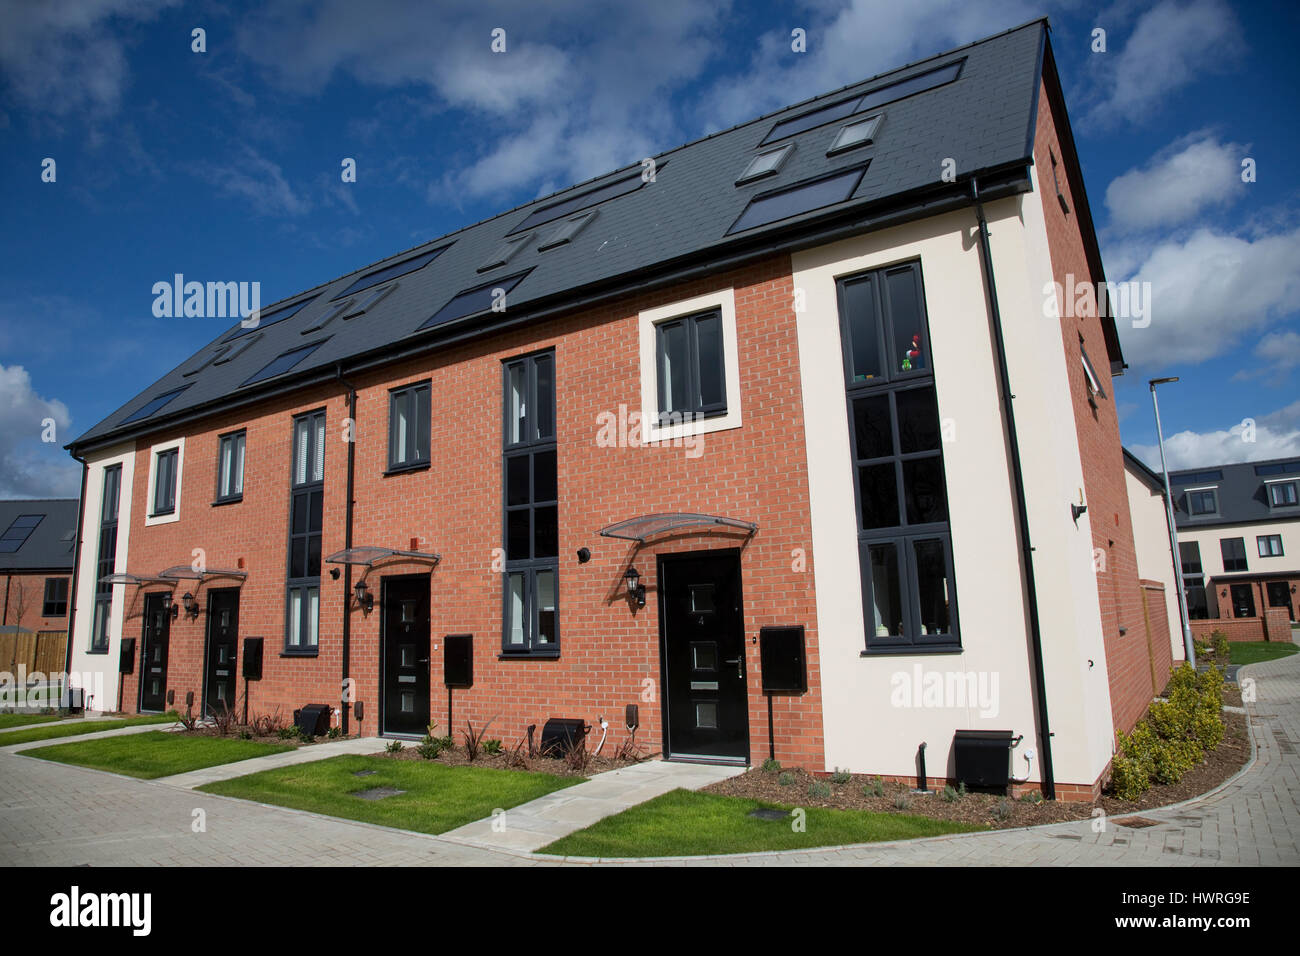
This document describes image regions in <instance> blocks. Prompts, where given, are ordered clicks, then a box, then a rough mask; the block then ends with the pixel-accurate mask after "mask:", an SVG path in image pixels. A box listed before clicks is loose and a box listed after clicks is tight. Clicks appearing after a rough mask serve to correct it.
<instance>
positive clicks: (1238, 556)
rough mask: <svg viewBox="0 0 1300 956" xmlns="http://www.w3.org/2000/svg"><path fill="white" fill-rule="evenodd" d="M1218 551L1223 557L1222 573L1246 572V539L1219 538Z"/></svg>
mask: <svg viewBox="0 0 1300 956" xmlns="http://www.w3.org/2000/svg"><path fill="white" fill-rule="evenodd" d="M1219 551H1220V553H1221V554H1222V555H1223V570H1224V571H1248V570H1250V569H1249V568H1247V567H1246V539H1245V538H1221V539H1219Z"/></svg>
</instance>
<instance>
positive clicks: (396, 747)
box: [384, 740, 405, 754]
mask: <svg viewBox="0 0 1300 956" xmlns="http://www.w3.org/2000/svg"><path fill="white" fill-rule="evenodd" d="M384 749H385V750H387V751H388V752H389V753H390V754H400V753H401V752H402V751H403V750H404V749H405V748H404V747H403V746H402V742H401V741H400V740H390V741H389V742H388V746H387V747H385V748H384Z"/></svg>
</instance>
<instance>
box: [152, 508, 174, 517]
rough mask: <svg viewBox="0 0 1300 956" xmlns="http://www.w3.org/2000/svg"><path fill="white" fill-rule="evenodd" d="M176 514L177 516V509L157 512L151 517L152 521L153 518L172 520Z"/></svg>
mask: <svg viewBox="0 0 1300 956" xmlns="http://www.w3.org/2000/svg"><path fill="white" fill-rule="evenodd" d="M174 514H176V509H175V508H172V509H171V510H170V511H155V512H154V513H153V514H151V515H149V517H150V518H151V519H152V518H170V517H172V515H174Z"/></svg>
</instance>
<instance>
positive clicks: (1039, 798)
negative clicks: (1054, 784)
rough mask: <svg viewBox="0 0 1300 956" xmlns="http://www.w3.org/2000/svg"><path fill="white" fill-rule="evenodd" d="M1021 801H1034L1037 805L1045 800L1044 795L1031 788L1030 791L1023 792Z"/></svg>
mask: <svg viewBox="0 0 1300 956" xmlns="http://www.w3.org/2000/svg"><path fill="white" fill-rule="evenodd" d="M1020 802H1021V803H1032V804H1034V805H1035V806H1037V805H1038V804H1040V803H1042V802H1043V795H1042V794H1041V793H1039V792H1038V791H1037V790H1030V791H1029V792H1028V793H1024V794H1021V796H1020Z"/></svg>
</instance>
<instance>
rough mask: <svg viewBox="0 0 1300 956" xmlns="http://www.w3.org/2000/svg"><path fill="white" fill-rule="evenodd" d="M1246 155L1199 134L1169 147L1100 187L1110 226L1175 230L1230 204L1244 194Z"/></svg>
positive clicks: (1241, 148) (1233, 146)
mask: <svg viewBox="0 0 1300 956" xmlns="http://www.w3.org/2000/svg"><path fill="white" fill-rule="evenodd" d="M1249 149H1250V147H1249V146H1242V145H1241V144H1239V143H1221V142H1219V140H1218V139H1217V138H1216V137H1214V136H1212V135H1210V134H1209V133H1208V132H1205V131H1202V132H1199V133H1193V134H1191V135H1190V136H1186V137H1184V138H1183V139H1181V140H1180V141H1178V142H1176V143H1173V144H1171V145H1170V146H1168V147H1166V148H1165V149H1164V150H1162V151H1161V152H1160V153H1157V154H1156V155H1155V156H1154V157H1152V159H1151V161H1150V162H1148V163H1147V165H1146V166H1145V167H1143V168H1141V169H1138V168H1134V169H1130V170H1129V171H1128V172H1126V173H1124V174H1123V175H1122V176H1119V177H1117V178H1115V179H1114V180H1112V181H1111V184H1110V185H1109V186H1108V187H1106V208H1107V209H1108V210H1109V211H1110V221H1111V225H1112V226H1114V227H1115V228H1117V229H1120V230H1126V231H1127V230H1140V229H1153V228H1158V227H1162V226H1172V225H1178V224H1179V223H1184V222H1187V221H1188V220H1190V219H1192V218H1193V217H1194V216H1196V215H1198V214H1199V213H1200V212H1202V210H1205V209H1211V208H1216V207H1219V208H1221V207H1226V206H1228V205H1230V204H1232V203H1234V202H1236V201H1237V200H1239V199H1240V198H1241V197H1242V196H1243V195H1244V194H1245V192H1246V184H1245V183H1243V182H1242V181H1241V160H1242V158H1243V157H1244V156H1246V155H1248V151H1249Z"/></svg>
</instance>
